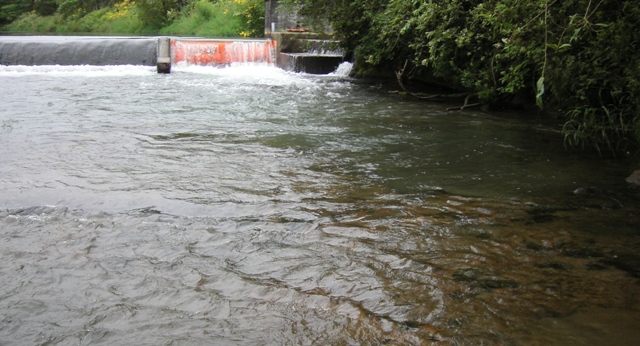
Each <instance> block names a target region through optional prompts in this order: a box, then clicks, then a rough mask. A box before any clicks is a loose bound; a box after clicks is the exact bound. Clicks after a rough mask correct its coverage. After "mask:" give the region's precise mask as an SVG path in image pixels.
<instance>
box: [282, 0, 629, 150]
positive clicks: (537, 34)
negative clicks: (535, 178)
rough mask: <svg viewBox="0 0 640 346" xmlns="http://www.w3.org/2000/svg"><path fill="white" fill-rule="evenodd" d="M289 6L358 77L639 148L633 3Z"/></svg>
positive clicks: (574, 141)
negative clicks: (555, 117) (536, 116)
mask: <svg viewBox="0 0 640 346" xmlns="http://www.w3.org/2000/svg"><path fill="white" fill-rule="evenodd" d="M283 2H285V3H288V4H290V5H295V6H300V13H301V14H302V15H304V16H306V17H307V18H310V19H311V20H318V21H321V20H323V19H328V20H329V22H330V23H331V25H332V27H333V29H334V30H335V31H336V33H337V34H339V35H341V36H342V37H343V38H344V41H343V44H344V45H345V48H347V49H348V50H351V51H354V52H355V56H356V67H357V69H358V70H357V71H356V73H358V74H361V75H366V74H371V73H374V72H375V73H380V71H382V73H385V72H386V73H388V74H389V75H391V76H393V72H396V74H397V77H398V79H399V81H400V82H403V81H404V82H406V81H409V80H414V81H416V80H419V81H422V82H429V83H438V84H440V85H443V86H446V87H449V88H452V89H457V90H460V91H463V92H466V93H468V94H469V99H471V98H473V99H475V100H477V101H478V103H482V104H504V103H511V104H513V103H520V104H522V103H526V104H532V105H537V107H539V108H540V109H544V110H549V111H553V112H554V113H555V112H558V111H559V114H562V116H563V117H564V120H565V125H564V134H565V140H566V143H567V144H568V145H578V146H583V145H594V146H595V147H596V148H598V149H599V150H601V149H604V148H609V149H611V150H612V151H614V152H616V151H619V150H629V149H631V148H632V147H637V145H638V143H639V142H640V90H639V86H640V59H639V58H638V56H637V52H638V51H640V35H638V32H639V31H640V7H639V6H638V3H637V0H562V1H559V0H360V1H346V0H332V1H326V0H284V1H283ZM472 102H473V101H472Z"/></svg>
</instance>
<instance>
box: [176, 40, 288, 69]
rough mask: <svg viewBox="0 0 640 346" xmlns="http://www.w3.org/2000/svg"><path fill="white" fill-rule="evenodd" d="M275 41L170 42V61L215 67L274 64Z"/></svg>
mask: <svg viewBox="0 0 640 346" xmlns="http://www.w3.org/2000/svg"><path fill="white" fill-rule="evenodd" d="M276 46H277V43H276V41H186V40H185V41H181V40H177V39H172V40H171V61H172V62H173V63H174V64H176V63H180V62H186V63H189V64H194V65H204V66H217V65H228V64H231V63H234V62H254V63H267V64H275V63H276Z"/></svg>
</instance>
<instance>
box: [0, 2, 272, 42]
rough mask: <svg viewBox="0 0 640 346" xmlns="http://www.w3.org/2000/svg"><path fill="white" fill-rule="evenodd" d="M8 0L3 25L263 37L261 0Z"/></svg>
mask: <svg viewBox="0 0 640 346" xmlns="http://www.w3.org/2000/svg"><path fill="white" fill-rule="evenodd" d="M10 1H11V0H0V5H2V6H1V7H0V21H4V22H5V23H6V22H12V23H10V24H8V25H5V26H4V27H3V28H2V29H3V30H7V31H12V32H29V33H36V32H40V33H53V32H57V33H78V32H87V33H96V34H140V33H143V34H158V33H163V34H175V35H199V36H217V37H261V36H262V35H263V30H264V27H263V26H264V1H262V0H218V1H214V2H211V1H207V0H196V1H194V2H191V3H188V2H187V1H186V0H137V1H134V0H57V1H58V2H59V5H58V4H57V3H56V2H55V0H35V2H33V1H31V0H17V1H15V0H14V1H12V3H9V2H10ZM21 1H22V2H21ZM118 1H120V2H118ZM34 4H35V5H34ZM34 6H37V9H34ZM56 10H57V11H56ZM54 12H55V13H54Z"/></svg>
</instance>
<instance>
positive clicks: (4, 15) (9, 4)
mask: <svg viewBox="0 0 640 346" xmlns="http://www.w3.org/2000/svg"><path fill="white" fill-rule="evenodd" d="M31 10H33V2H32V1H31V0H13V1H12V0H0V24H5V23H10V22H12V21H14V20H16V19H18V17H20V16H21V15H23V14H25V13H28V12H30V11H31Z"/></svg>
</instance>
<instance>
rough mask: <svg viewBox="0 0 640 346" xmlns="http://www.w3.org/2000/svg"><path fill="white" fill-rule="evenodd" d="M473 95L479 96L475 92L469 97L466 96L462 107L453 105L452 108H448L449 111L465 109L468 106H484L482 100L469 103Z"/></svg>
mask: <svg viewBox="0 0 640 346" xmlns="http://www.w3.org/2000/svg"><path fill="white" fill-rule="evenodd" d="M472 96H477V93H473V94H469V95H468V96H467V97H465V98H464V104H463V105H462V106H461V107H451V108H447V109H446V110H447V111H463V110H465V109H467V108H474V107H480V106H482V103H480V102H476V103H469V100H470V99H471V97H472Z"/></svg>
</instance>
